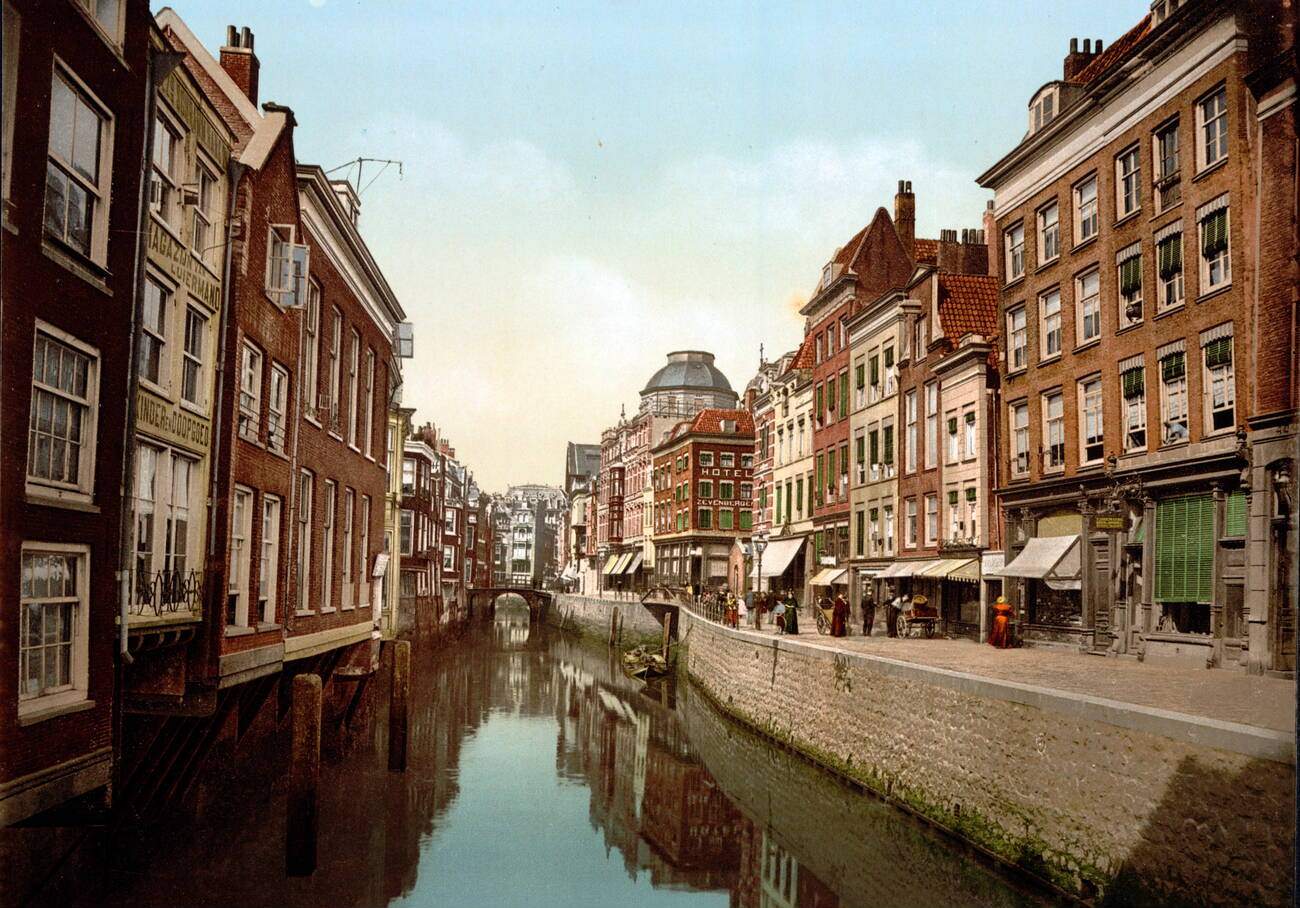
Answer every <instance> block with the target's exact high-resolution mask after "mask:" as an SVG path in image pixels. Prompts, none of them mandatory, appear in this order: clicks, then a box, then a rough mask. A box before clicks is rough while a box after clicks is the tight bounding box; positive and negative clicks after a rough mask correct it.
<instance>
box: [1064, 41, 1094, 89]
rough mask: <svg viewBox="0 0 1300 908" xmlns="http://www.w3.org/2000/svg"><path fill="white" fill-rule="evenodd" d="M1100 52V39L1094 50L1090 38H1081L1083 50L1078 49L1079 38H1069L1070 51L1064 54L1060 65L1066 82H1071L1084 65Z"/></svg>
mask: <svg viewBox="0 0 1300 908" xmlns="http://www.w3.org/2000/svg"><path fill="white" fill-rule="evenodd" d="M1100 53H1101V41H1100V40H1098V41H1097V48H1096V50H1094V49H1093V46H1092V40H1091V39H1090V38H1084V39H1083V50H1079V39H1078V38H1071V39H1070V52H1069V53H1068V54H1066V55H1065V65H1064V66H1062V68H1061V69H1062V76H1061V78H1063V79H1064V80H1065V81H1066V82H1073V81H1074V77H1075V76H1077V75H1078V74H1079V73H1080V72H1081V71H1082V70H1083V68H1084V67H1085V66H1087V65H1088V64H1089V63H1091V62H1092V61H1093V60H1094V59H1096V58H1097V56H1098V54H1100Z"/></svg>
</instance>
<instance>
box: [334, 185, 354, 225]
mask: <svg viewBox="0 0 1300 908" xmlns="http://www.w3.org/2000/svg"><path fill="white" fill-rule="evenodd" d="M330 186H332V187H333V189H334V194H335V195H337V196H338V199H339V201H340V202H341V203H342V204H343V210H344V211H346V212H347V214H348V218H349V219H350V220H351V221H352V224H353V226H355V225H356V223H357V220H358V219H359V218H360V217H361V196H359V195H357V191H356V190H355V189H353V188H352V183H351V182H350V181H348V180H330Z"/></svg>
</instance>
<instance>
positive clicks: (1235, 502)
mask: <svg viewBox="0 0 1300 908" xmlns="http://www.w3.org/2000/svg"><path fill="white" fill-rule="evenodd" d="M1223 535H1224V536H1245V535H1246V493H1245V492H1233V493H1232V494H1231V495H1229V496H1228V497H1227V499H1226V500H1225V501H1224V504H1223Z"/></svg>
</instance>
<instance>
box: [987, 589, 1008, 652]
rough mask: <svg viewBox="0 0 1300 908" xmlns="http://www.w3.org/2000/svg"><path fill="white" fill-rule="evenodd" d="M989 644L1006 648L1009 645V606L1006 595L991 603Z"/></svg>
mask: <svg viewBox="0 0 1300 908" xmlns="http://www.w3.org/2000/svg"><path fill="white" fill-rule="evenodd" d="M989 645H990V646H995V647H997V648H998V649H1006V648H1007V647H1009V646H1010V645H1011V606H1010V605H1009V604H1008V603H1007V597H1006V596H999V597H998V601H997V602H995V603H993V630H992V631H990V632H989Z"/></svg>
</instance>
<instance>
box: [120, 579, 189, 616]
mask: <svg viewBox="0 0 1300 908" xmlns="http://www.w3.org/2000/svg"><path fill="white" fill-rule="evenodd" d="M203 581H204V572H203V571H200V570H189V571H180V570H174V569H173V570H161V571H155V572H153V573H151V574H137V575H136V576H135V589H134V590H133V592H132V595H131V608H130V614H132V615H142V616H144V615H147V616H162V615H174V614H176V613H178V612H190V613H192V614H195V615H197V614H198V613H199V610H200V609H201V608H202V605H203V586H204V584H203Z"/></svg>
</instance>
